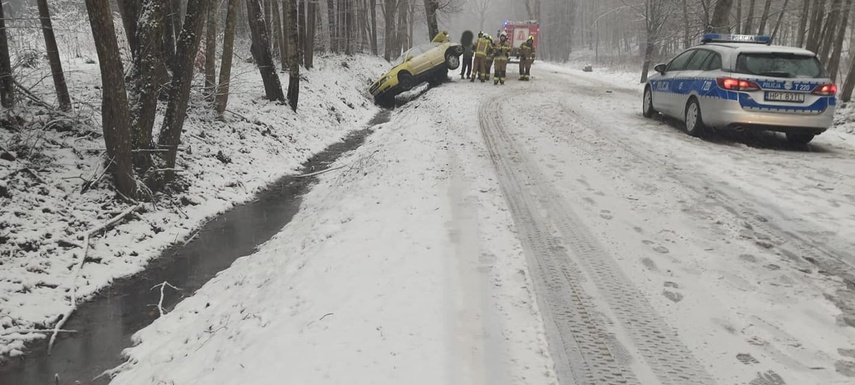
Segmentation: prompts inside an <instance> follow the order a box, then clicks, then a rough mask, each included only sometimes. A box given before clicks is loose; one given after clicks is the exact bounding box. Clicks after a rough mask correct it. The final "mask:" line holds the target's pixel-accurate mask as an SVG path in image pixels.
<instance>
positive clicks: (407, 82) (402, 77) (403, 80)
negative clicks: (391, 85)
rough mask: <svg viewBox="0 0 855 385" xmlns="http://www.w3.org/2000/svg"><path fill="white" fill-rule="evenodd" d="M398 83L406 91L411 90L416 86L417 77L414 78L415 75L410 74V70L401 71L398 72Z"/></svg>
mask: <svg viewBox="0 0 855 385" xmlns="http://www.w3.org/2000/svg"><path fill="white" fill-rule="evenodd" d="M398 85H399V86H400V87H401V89H402V90H404V91H409V90H411V89H413V86H415V85H416V84H415V79H413V75H410V73H409V72H399V73H398Z"/></svg>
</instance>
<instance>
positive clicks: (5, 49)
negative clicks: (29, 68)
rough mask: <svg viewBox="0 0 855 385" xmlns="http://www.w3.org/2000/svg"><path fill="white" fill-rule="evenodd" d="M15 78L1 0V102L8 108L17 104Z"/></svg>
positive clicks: (0, 1) (0, 0)
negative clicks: (13, 76)
mask: <svg viewBox="0 0 855 385" xmlns="http://www.w3.org/2000/svg"><path fill="white" fill-rule="evenodd" d="M14 86H15V85H14V79H13V78H12V61H11V60H10V59H9V43H8V40H6V16H5V13H4V12H3V2H2V0H0V104H2V105H3V107H6V108H12V107H14V106H15V89H14Z"/></svg>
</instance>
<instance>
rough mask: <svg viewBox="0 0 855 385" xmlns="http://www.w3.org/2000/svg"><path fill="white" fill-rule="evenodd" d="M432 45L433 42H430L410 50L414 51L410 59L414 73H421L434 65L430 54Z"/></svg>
mask: <svg viewBox="0 0 855 385" xmlns="http://www.w3.org/2000/svg"><path fill="white" fill-rule="evenodd" d="M432 47H433V44H430V43H428V44H422V45H418V46H415V47H413V49H412V50H410V51H412V52H413V58H412V59H410V68H411V69H412V71H413V75H420V74H422V73H423V72H425V71H427V70H429V69H431V68H432V67H433V64H432V63H431V59H430V55H429V51H430V49H431V48H432Z"/></svg>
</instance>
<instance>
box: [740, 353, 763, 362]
mask: <svg viewBox="0 0 855 385" xmlns="http://www.w3.org/2000/svg"><path fill="white" fill-rule="evenodd" d="M736 359H737V360H739V362H741V363H743V364H745V365H751V364H759V363H760V361H757V359H756V358H754V357H753V356H751V355H750V354H748V353H739V354H737V355H736Z"/></svg>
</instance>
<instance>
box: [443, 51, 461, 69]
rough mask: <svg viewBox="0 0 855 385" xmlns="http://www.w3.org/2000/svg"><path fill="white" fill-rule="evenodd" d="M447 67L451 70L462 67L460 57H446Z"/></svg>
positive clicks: (451, 55) (453, 55)
mask: <svg viewBox="0 0 855 385" xmlns="http://www.w3.org/2000/svg"><path fill="white" fill-rule="evenodd" d="M445 65H446V66H447V67H448V69H450V70H456V69H457V67H460V57H459V56H457V55H455V54H450V55H445Z"/></svg>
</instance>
